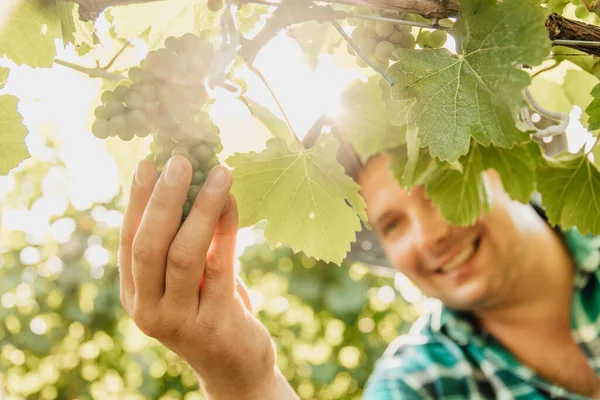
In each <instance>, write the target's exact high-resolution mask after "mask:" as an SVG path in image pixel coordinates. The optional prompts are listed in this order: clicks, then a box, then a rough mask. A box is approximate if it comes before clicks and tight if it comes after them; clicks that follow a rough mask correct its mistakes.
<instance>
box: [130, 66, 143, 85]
mask: <svg viewBox="0 0 600 400" xmlns="http://www.w3.org/2000/svg"><path fill="white" fill-rule="evenodd" d="M141 74H142V69H141V68H140V67H133V68H131V69H130V70H129V73H128V74H127V76H128V77H129V79H131V80H132V81H134V82H136V81H138V80H139V79H140V76H141Z"/></svg>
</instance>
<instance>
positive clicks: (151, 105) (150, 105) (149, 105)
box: [142, 101, 158, 118]
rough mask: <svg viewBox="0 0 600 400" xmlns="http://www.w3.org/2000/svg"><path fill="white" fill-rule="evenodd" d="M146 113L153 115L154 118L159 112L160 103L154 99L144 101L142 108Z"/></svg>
mask: <svg viewBox="0 0 600 400" xmlns="http://www.w3.org/2000/svg"><path fill="white" fill-rule="evenodd" d="M142 111H143V112H144V114H146V115H149V116H152V117H153V118H154V117H155V116H156V115H157V114H158V105H157V104H156V102H154V101H147V102H146V103H144V107H143V108H142Z"/></svg>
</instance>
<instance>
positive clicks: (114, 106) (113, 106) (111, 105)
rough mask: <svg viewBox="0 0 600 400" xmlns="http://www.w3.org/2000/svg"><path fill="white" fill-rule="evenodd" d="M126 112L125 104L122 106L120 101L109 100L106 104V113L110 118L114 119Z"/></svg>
mask: <svg viewBox="0 0 600 400" xmlns="http://www.w3.org/2000/svg"><path fill="white" fill-rule="evenodd" d="M124 110H125V107H124V106H123V104H121V102H120V101H118V100H109V101H108V102H107V103H106V112H107V113H108V115H109V116H110V117H114V116H116V115H120V114H122V113H123V111H124Z"/></svg>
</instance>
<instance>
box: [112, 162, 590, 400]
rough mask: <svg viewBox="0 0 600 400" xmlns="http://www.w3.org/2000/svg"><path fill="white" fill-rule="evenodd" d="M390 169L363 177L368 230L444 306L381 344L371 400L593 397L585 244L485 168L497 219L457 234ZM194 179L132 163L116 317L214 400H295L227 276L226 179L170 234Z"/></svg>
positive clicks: (172, 167) (368, 170)
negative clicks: (129, 321) (178, 363)
mask: <svg viewBox="0 0 600 400" xmlns="http://www.w3.org/2000/svg"><path fill="white" fill-rule="evenodd" d="M387 164H388V159H387V156H385V155H379V156H376V157H373V158H372V159H371V160H369V162H368V163H367V164H366V165H365V166H364V167H362V168H361V169H360V171H358V173H357V175H356V179H357V181H358V183H359V184H360V185H361V193H362V195H363V197H364V199H365V201H366V204H367V211H368V215H369V220H370V222H371V224H372V226H373V229H374V230H375V232H376V233H377V235H378V237H379V240H380V242H381V245H382V246H383V248H384V249H385V251H386V254H387V256H388V258H389V260H390V262H391V263H392V264H393V265H394V266H395V267H396V268H397V269H398V270H399V271H400V272H402V273H403V274H405V275H406V276H407V277H408V278H410V279H411V280H412V282H413V283H414V284H415V285H417V286H418V287H419V288H420V289H421V290H422V291H423V293H424V294H425V295H427V296H431V297H433V298H437V299H439V300H440V301H441V303H443V304H444V306H443V307H442V308H441V309H440V310H439V312H434V313H432V314H431V315H427V316H425V318H424V319H423V323H421V324H420V329H418V330H415V331H414V332H412V333H411V334H410V335H409V336H408V337H403V338H402V339H401V341H399V342H397V343H395V344H393V345H392V346H391V347H390V349H389V350H388V352H387V354H386V355H385V356H384V357H383V358H382V359H381V360H380V361H379V362H378V365H377V367H376V370H375V372H374V373H373V376H372V377H371V379H370V380H369V383H368V384H367V388H366V391H365V396H364V398H365V399H369V400H387V399H389V400H392V399H413V398H453V399H463V398H469V399H484V398H501V399H512V398H522V399H525V398H527V399H536V398H540V399H541V398H549V397H551V396H557V397H561V398H590V397H596V398H600V380H599V379H598V377H597V371H596V370H595V368H599V367H600V363H599V361H600V358H597V357H598V355H600V341H599V339H598V337H597V336H598V335H597V330H598V324H597V322H596V320H597V318H598V315H600V290H598V280H597V279H598V277H597V274H596V272H595V270H596V267H597V265H598V262H599V261H600V256H599V254H598V250H597V249H596V247H595V245H594V243H593V242H592V240H591V239H589V238H585V237H582V236H581V235H579V234H578V233H577V232H576V231H575V230H572V231H569V232H565V233H564V234H562V233H560V232H557V231H555V230H553V229H552V228H551V227H550V226H549V225H548V224H547V223H546V222H545V220H544V219H543V218H542V217H540V216H539V215H538V214H537V213H536V211H535V210H534V209H533V208H532V207H531V206H529V205H523V204H520V203H517V202H514V201H512V200H511V199H510V198H509V197H508V195H507V194H506V192H505V191H504V190H503V187H502V183H501V181H500V179H499V177H498V175H497V174H495V173H493V172H489V173H488V177H489V180H490V184H491V187H492V191H493V196H494V197H493V209H492V211H491V212H490V213H487V214H485V215H484V216H482V217H481V218H480V219H478V221H477V223H476V224H475V225H473V226H470V227H455V226H451V225H450V224H448V223H447V222H446V221H445V220H444V219H443V218H442V217H441V216H440V214H439V212H438V210H437V209H436V208H435V207H433V206H432V204H431V202H430V201H429V200H428V199H427V198H426V197H425V196H424V193H423V189H422V188H418V187H417V188H414V189H413V190H412V192H411V193H410V194H409V193H408V192H407V191H405V190H404V189H402V188H401V187H400V186H399V185H398V183H397V182H396V181H395V180H394V178H393V176H392V174H391V172H390V170H389V169H388V167H387ZM190 180H191V166H190V164H189V162H187V160H185V159H184V158H182V157H179V156H177V157H173V158H172V159H171V160H170V161H169V163H168V165H167V167H166V169H165V171H164V172H163V173H162V174H161V177H160V178H158V174H157V171H156V168H155V167H154V165H153V164H152V163H151V162H149V161H147V160H144V161H142V162H141V163H140V164H139V166H138V168H137V170H136V173H135V177H134V183H133V184H132V190H131V199H130V203H129V206H128V209H127V212H126V214H125V220H124V223H123V229H122V235H121V248H120V256H119V263H120V266H121V271H122V288H121V300H122V302H123V305H124V307H125V309H126V310H127V312H128V313H129V315H131V316H132V318H133V320H134V321H135V322H136V324H137V325H138V326H139V327H140V329H141V330H142V331H143V332H144V333H146V334H147V335H149V336H152V337H155V338H157V339H158V340H160V341H161V342H162V343H163V344H164V345H165V346H167V347H168V348H170V349H171V350H173V351H174V352H176V353H177V354H179V356H180V357H181V358H182V359H183V360H185V361H186V362H187V363H189V365H190V366H191V367H192V368H193V369H194V371H196V373H197V375H198V378H199V381H200V383H201V385H202V388H203V390H204V391H205V393H206V395H207V397H208V398H209V399H218V400H221V399H240V400H246V399H247V400H254V399H261V400H262V399H273V400H286V399H297V398H298V397H297V395H296V394H295V393H294V392H293V390H292V389H291V387H290V386H289V385H288V384H287V382H286V381H285V379H284V378H283V376H282V374H281V373H280V371H279V370H278V369H277V367H276V363H275V361H276V353H275V348H274V346H273V342H272V340H271V338H270V336H269V334H268V332H267V330H266V329H265V328H264V326H263V325H262V324H261V323H260V322H259V321H258V320H257V319H256V318H255V317H254V316H253V314H252V310H251V305H250V301H249V299H248V294H247V292H246V290H245V288H244V285H243V283H242V282H240V281H239V279H237V278H236V276H235V272H234V266H233V265H234V262H233V261H234V250H235V236H236V232H237V208H236V202H235V199H234V198H233V197H232V196H230V195H229V190H230V187H231V183H232V178H231V174H230V172H229V171H227V170H226V169H225V168H223V167H220V166H219V167H215V168H214V169H213V170H212V172H211V174H210V176H209V179H208V181H207V183H206V184H205V185H204V187H203V188H202V191H201V194H200V195H199V196H198V197H197V199H196V202H195V204H194V207H193V209H192V211H191V213H190V215H189V217H188V218H187V219H186V221H185V223H184V224H183V226H182V227H181V229H179V230H178V228H179V222H178V221H179V220H180V215H181V207H182V205H183V202H184V198H185V195H186V192H187V187H188V185H189V182H190ZM202 277H203V280H202V283H201V288H200V291H198V282H200V280H201V278H202ZM198 293H200V295H198Z"/></svg>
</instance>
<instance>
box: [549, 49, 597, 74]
mask: <svg viewBox="0 0 600 400" xmlns="http://www.w3.org/2000/svg"><path fill="white" fill-rule="evenodd" d="M552 54H554V59H555V60H556V61H561V62H562V61H564V60H567V61H570V62H572V63H573V64H575V65H577V66H578V67H579V68H581V69H582V70H584V71H587V72H589V73H590V74H592V75H595V74H596V70H597V69H598V67H597V60H595V58H597V57H594V56H591V55H589V54H587V53H584V52H583V51H580V50H577V49H572V48H570V47H564V46H554V47H552Z"/></svg>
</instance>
